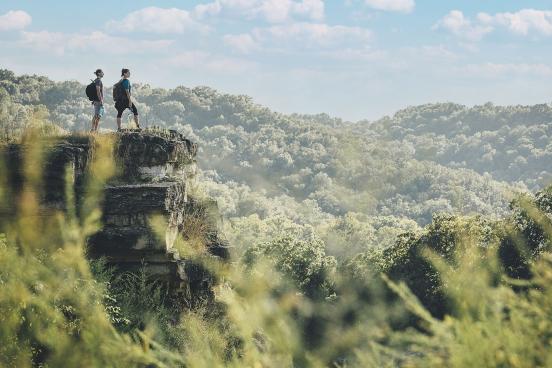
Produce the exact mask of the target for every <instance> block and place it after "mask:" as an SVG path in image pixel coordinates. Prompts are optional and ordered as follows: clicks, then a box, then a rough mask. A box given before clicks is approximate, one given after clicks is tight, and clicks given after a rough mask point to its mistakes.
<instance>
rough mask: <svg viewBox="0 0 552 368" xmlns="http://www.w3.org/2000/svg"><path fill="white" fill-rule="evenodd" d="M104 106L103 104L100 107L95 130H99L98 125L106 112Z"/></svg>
mask: <svg viewBox="0 0 552 368" xmlns="http://www.w3.org/2000/svg"><path fill="white" fill-rule="evenodd" d="M104 111H105V110H104V107H103V106H102V105H100V107H99V109H98V114H97V118H96V124H95V125H94V131H96V132H97V131H98V127H99V125H100V120H101V119H102V116H103V114H104Z"/></svg>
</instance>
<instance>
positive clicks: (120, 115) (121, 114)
mask: <svg viewBox="0 0 552 368" xmlns="http://www.w3.org/2000/svg"><path fill="white" fill-rule="evenodd" d="M115 108H116V109H117V130H121V117H122V116H123V111H125V109H124V108H122V109H121V105H120V104H119V103H116V104H115Z"/></svg>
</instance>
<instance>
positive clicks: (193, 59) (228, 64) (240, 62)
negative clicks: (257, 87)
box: [166, 50, 256, 74]
mask: <svg viewBox="0 0 552 368" xmlns="http://www.w3.org/2000/svg"><path fill="white" fill-rule="evenodd" d="M166 63H167V64H168V65H169V66H171V67H178V68H184V69H194V70H197V71H202V72H205V71H207V72H214V73H225V74H228V73H234V74H241V73H245V72H248V71H251V70H252V69H253V68H254V67H255V66H256V64H254V63H252V62H250V61H248V60H245V59H238V58H229V57H224V56H220V55H214V54H211V53H209V52H206V51H201V50H195V51H186V52H181V53H179V54H177V55H174V56H171V57H170V58H168V59H167V60H166Z"/></svg>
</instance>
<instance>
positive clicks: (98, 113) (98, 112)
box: [92, 101, 105, 118]
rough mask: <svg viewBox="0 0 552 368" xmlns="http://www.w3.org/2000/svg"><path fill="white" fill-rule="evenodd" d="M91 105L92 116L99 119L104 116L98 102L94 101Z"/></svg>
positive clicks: (100, 104)
mask: <svg viewBox="0 0 552 368" xmlns="http://www.w3.org/2000/svg"><path fill="white" fill-rule="evenodd" d="M92 105H94V116H95V117H98V118H101V117H102V116H103V115H104V112H105V110H104V107H103V105H102V103H101V102H100V101H94V102H92Z"/></svg>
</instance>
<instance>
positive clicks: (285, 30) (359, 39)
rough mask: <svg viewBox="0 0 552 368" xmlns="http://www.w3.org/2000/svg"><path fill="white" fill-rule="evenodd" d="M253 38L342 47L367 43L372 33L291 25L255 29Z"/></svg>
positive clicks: (346, 28)
mask: <svg viewBox="0 0 552 368" xmlns="http://www.w3.org/2000/svg"><path fill="white" fill-rule="evenodd" d="M253 36H254V37H255V39H256V40H257V41H258V42H261V41H265V42H267V41H272V42H274V41H276V42H278V41H285V42H287V41H299V42H300V44H301V45H308V46H336V45H337V46H343V45H344V44H345V43H354V44H356V45H357V46H358V44H359V43H360V44H362V43H367V42H368V41H370V40H371V39H372V32H371V31H370V30H368V29H366V28H360V27H348V26H341V25H337V26H330V25H327V24H324V23H292V24H287V25H278V26H271V27H268V28H256V29H254V30H253Z"/></svg>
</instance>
